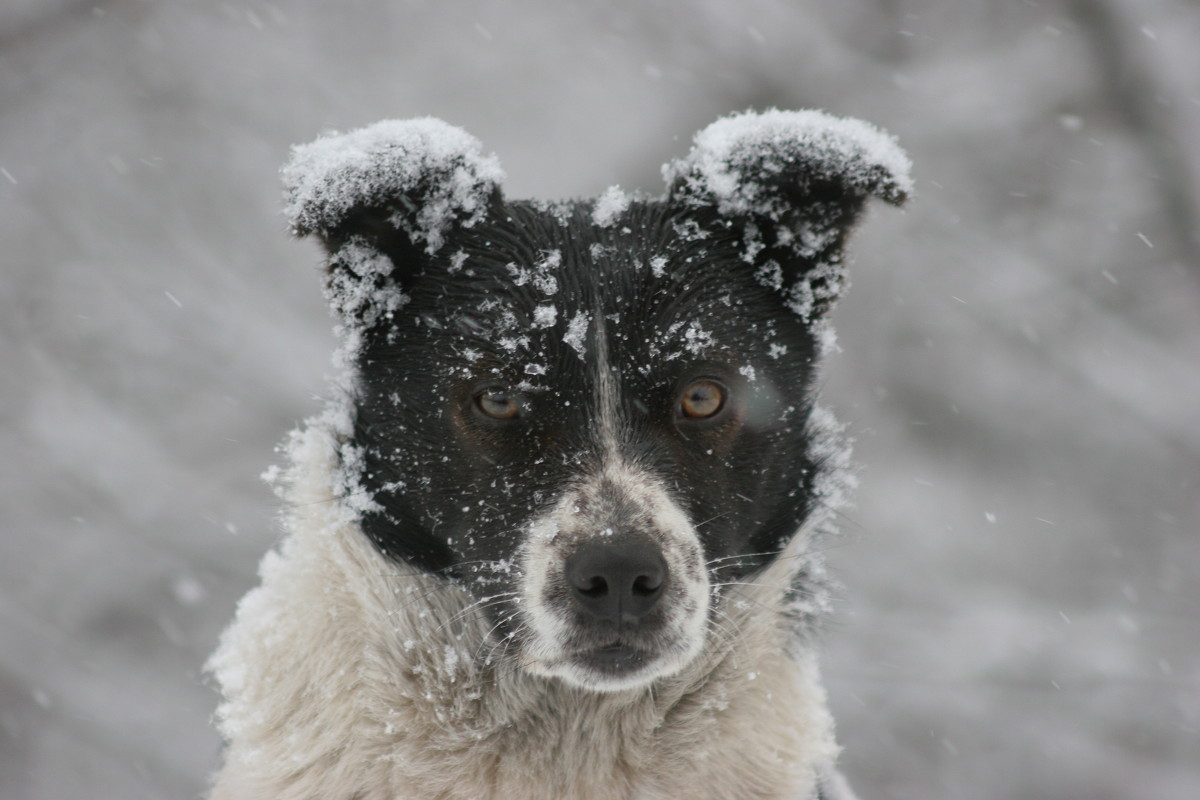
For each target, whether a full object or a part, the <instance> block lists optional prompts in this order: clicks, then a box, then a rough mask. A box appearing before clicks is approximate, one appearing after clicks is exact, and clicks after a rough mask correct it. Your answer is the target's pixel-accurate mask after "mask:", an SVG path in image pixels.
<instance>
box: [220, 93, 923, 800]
mask: <svg viewBox="0 0 1200 800" xmlns="http://www.w3.org/2000/svg"><path fill="white" fill-rule="evenodd" d="M663 173H664V177H665V179H666V184H667V189H666V193H665V194H664V195H663V196H661V197H643V196H638V195H631V194H627V193H625V192H623V191H621V190H620V189H619V188H617V187H613V188H612V189H609V190H608V191H606V192H604V193H603V194H602V195H600V196H599V197H598V198H596V199H593V200H585V201H572V202H561V203H549V202H538V201H510V200H508V199H507V198H505V196H504V195H503V192H502V190H501V183H502V181H503V173H502V171H501V170H500V167H499V165H498V162H497V161H496V159H495V158H494V157H493V156H487V155H484V154H483V151H482V149H481V146H480V144H479V142H478V141H477V140H476V139H474V138H473V137H471V136H470V135H468V134H467V133H465V132H464V131H462V130H460V129H458V128H455V127H452V126H450V125H448V124H446V123H444V122H440V121H438V120H434V119H428V118H427V119H416V120H407V121H399V122H397V121H389V122H382V123H379V124H376V125H374V126H370V127H368V128H364V129H361V130H358V131H354V132H352V133H349V134H345V135H330V136H326V137H324V138H321V139H318V140H317V141H315V142H313V143H312V144H309V145H305V146H302V147H297V148H295V149H294V150H293V153H292V158H291V161H290V162H289V164H288V165H287V166H286V167H285V168H284V171H283V177H284V182H285V185H286V204H287V205H286V212H287V214H288V218H289V221H290V223H291V226H292V228H293V229H294V232H295V233H297V234H298V235H301V236H314V237H315V238H316V239H318V240H319V242H320V243H321V245H323V249H324V253H325V276H326V277H325V281H326V292H327V296H328V299H329V301H330V304H331V307H332V309H333V311H334V313H335V316H336V319H337V324H338V328H339V331H340V334H341V342H342V344H341V347H340V349H339V353H338V361H339V362H340V363H341V364H342V365H343V366H344V368H345V375H346V379H345V386H344V389H345V391H344V392H342V397H341V399H338V400H336V401H334V402H332V403H331V404H330V406H329V408H328V409H327V410H326V411H325V412H323V413H322V414H321V415H319V416H318V417H316V418H314V419H313V420H310V421H309V422H308V423H307V424H306V426H304V427H303V428H302V429H301V430H299V431H297V432H294V433H293V434H292V435H291V437H290V439H289V440H288V442H287V444H286V447H285V449H286V455H287V466H286V467H285V468H283V469H281V470H274V471H272V472H271V474H270V475H269V476H268V477H270V478H271V479H273V481H274V482H275V483H276V484H277V487H278V489H279V491H280V493H281V495H282V497H283V498H284V499H285V500H286V504H287V509H288V510H287V511H286V515H285V519H284V526H285V530H286V536H285V537H284V539H283V540H282V542H281V544H280V546H279V548H278V549H277V550H274V551H272V552H270V553H269V554H268V555H267V556H266V557H265V559H264V560H263V562H262V566H261V570H260V574H261V579H262V582H261V585H260V586H259V587H258V588H256V589H254V590H252V591H251V592H250V593H249V594H248V595H247V596H246V597H245V598H244V599H243V600H242V601H241V603H240V604H239V607H238V610H237V615H236V619H235V621H234V622H233V624H232V625H231V627H230V628H229V629H228V630H227V631H226V632H225V633H224V634H223V636H222V638H221V641H220V644H219V647H218V649H217V651H216V653H215V654H214V655H213V657H212V659H211V661H210V663H209V670H210V671H211V673H212V674H213V675H214V676H215V678H216V681H217V682H218V683H219V685H220V688H221V690H222V692H223V695H224V701H223V703H222V704H221V706H220V708H219V710H218V712H217V721H218V724H219V727H220V730H221V732H222V734H223V736H224V738H225V740H226V742H227V748H226V753H225V760H224V766H223V768H222V770H221V772H220V774H219V775H218V776H217V778H216V783H215V787H214V789H213V791H212V797H213V798H214V799H215V800H252V799H253V800H258V799H260V798H271V800H316V799H317V798H320V799H321V800H352V799H353V800H383V799H384V798H387V800H394V799H397V798H403V799H404V800H424V799H426V798H428V799H431V800H432V798H439V799H441V800H468V799H471V800H484V799H487V798H491V799H503V800H514V799H520V800H542V799H546V800H548V799H550V798H553V799H554V800H562V799H564V798H578V799H579V800H665V799H666V798H687V799H688V800H699V799H703V798H709V799H711V800H730V799H731V798H739V799H745V798H788V799H789V800H801V799H802V798H803V799H810V798H824V800H833V798H846V797H851V796H852V795H851V794H850V792H849V789H848V788H846V787H845V784H844V782H843V781H842V780H841V778H840V776H839V775H838V773H837V771H836V768H835V765H834V761H835V757H836V755H837V752H838V748H837V746H836V744H835V740H834V736H833V723H832V721H831V718H830V715H829V712H828V710H827V707H826V702H825V697H824V693H823V690H822V688H821V683H820V679H819V674H818V669H817V665H816V662H815V654H814V650H815V645H814V632H815V631H816V629H817V626H818V621H819V619H820V618H821V616H822V614H823V612H824V611H825V610H826V605H827V600H826V598H827V594H828V590H827V585H826V584H827V580H826V578H825V577H824V573H823V570H822V562H821V557H820V552H819V551H820V547H819V541H820V538H821V537H822V536H823V535H825V534H826V533H827V532H829V531H830V530H831V528H832V518H833V511H834V509H836V507H837V506H838V504H839V502H840V501H841V499H842V496H843V495H844V494H845V492H846V491H847V490H848V489H849V488H850V487H851V485H852V483H853V476H852V475H851V473H850V471H849V470H848V460H847V455H846V449H845V446H844V443H843V438H844V437H843V436H842V433H841V429H840V428H839V426H838V425H837V423H836V422H835V421H834V420H833V418H832V416H831V415H830V414H829V413H828V412H827V411H825V410H824V409H823V408H821V407H820V406H817V405H816V403H815V397H814V395H815V390H814V386H815V383H816V381H817V375H818V373H817V367H818V361H819V359H820V357H821V355H822V354H824V353H825V352H826V351H828V350H829V349H830V348H831V347H832V346H834V345H833V335H832V330H831V328H830V327H829V323H828V313H829V309H830V307H831V306H832V305H833V303H834V301H835V300H836V299H837V297H838V296H839V294H840V293H841V291H842V289H843V287H844V284H845V280H846V277H845V269H844V264H843V261H844V247H845V243H846V238H847V235H848V234H849V232H850V231H851V229H852V228H853V226H854V224H855V222H856V221H857V219H858V218H859V216H860V213H861V211H862V209H863V208H864V205H865V203H866V201H867V200H868V199H869V198H871V197H878V198H881V199H883V200H885V201H888V202H890V203H893V204H898V203H900V202H901V201H902V200H904V199H905V197H906V195H907V194H908V193H909V191H910V178H909V161H908V159H907V157H906V156H905V155H904V153H903V152H902V151H901V150H900V148H899V147H898V145H897V144H896V143H895V141H894V140H893V139H892V138H891V137H890V136H888V135H887V134H885V133H883V132H881V131H880V130H878V129H876V128H874V127H872V126H870V125H868V124H867V123H864V122H860V121H857V120H850V119H842V118H837V117H833V116H830V115H828V114H825V113H822V112H816V111H779V110H770V111H766V112H761V113H753V112H747V113H743V114H737V115H733V116H729V117H726V118H723V119H721V120H718V121H717V122H715V123H713V124H712V125H710V126H709V127H708V128H706V129H704V130H703V131H701V132H700V133H699V134H697V135H696V137H695V140H694V145H693V146H692V148H691V150H690V152H689V153H688V154H687V155H686V156H684V157H683V158H680V159H677V160H675V161H672V162H671V163H669V164H668V165H667V166H665V167H664V170H663Z"/></svg>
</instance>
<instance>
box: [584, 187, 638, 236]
mask: <svg viewBox="0 0 1200 800" xmlns="http://www.w3.org/2000/svg"><path fill="white" fill-rule="evenodd" d="M629 199H630V198H629V195H627V194H625V193H624V192H623V191H621V187H620V186H610V187H608V189H606V190H605V192H604V194H602V195H600V196H599V197H598V198H596V205H595V207H594V208H593V209H592V222H593V223H594V224H596V225H597V226H599V227H601V228H607V227H608V226H610V225H612V224H613V223H614V222H616V221H617V217H619V216H621V215H622V214H624V213H625V209H627V208H629Z"/></svg>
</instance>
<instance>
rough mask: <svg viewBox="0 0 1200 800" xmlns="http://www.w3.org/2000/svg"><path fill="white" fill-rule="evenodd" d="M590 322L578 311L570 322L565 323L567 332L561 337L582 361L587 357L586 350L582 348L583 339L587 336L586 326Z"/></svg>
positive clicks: (585, 315) (584, 314)
mask: <svg viewBox="0 0 1200 800" xmlns="http://www.w3.org/2000/svg"><path fill="white" fill-rule="evenodd" d="M590 322H591V319H590V318H589V317H588V315H587V314H586V313H584V312H583V311H578V312H576V313H575V316H574V317H572V318H571V321H570V322H569V323H567V332H566V334H564V335H563V341H564V342H566V343H567V344H568V345H569V346H570V347H571V349H573V350H574V351H575V352H576V353H578V354H579V358H580V360H583V359H584V358H585V357H586V355H587V350H586V348H585V347H584V338H585V337H586V336H587V329H588V324H589V323H590Z"/></svg>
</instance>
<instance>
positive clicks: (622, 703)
mask: <svg viewBox="0 0 1200 800" xmlns="http://www.w3.org/2000/svg"><path fill="white" fill-rule="evenodd" d="M292 454H293V459H294V461H295V464H294V466H293V469H292V473H291V480H290V488H289V490H288V500H289V502H290V504H291V506H292V508H293V511H292V513H291V516H290V518H289V520H288V528H289V535H288V537H287V539H286V540H285V541H284V543H283V545H282V547H281V549H280V551H279V552H278V553H272V554H270V555H268V557H267V558H266V559H264V561H263V565H262V569H261V571H262V578H263V583H262V586H261V588H259V589H257V590H255V591H254V592H252V593H251V594H250V595H248V596H247V597H246V598H245V599H244V600H243V601H242V604H241V606H239V609H238V616H237V620H236V622H235V624H234V625H233V626H232V627H231V628H230V629H229V630H228V631H227V632H226V634H225V636H224V637H223V639H222V642H221V647H220V648H219V650H218V651H217V653H216V654H215V655H214V657H213V660H212V662H211V664H210V668H211V669H212V670H213V672H214V674H215V675H216V677H217V679H218V680H219V682H220V683H221V684H222V688H223V690H224V693H225V697H226V702H225V703H224V704H223V705H222V707H221V709H220V710H219V712H218V716H219V718H220V721H221V727H222V732H223V733H224V735H225V736H226V738H227V739H229V741H230V747H229V750H228V752H227V764H226V767H225V770H224V771H223V773H222V776H221V779H220V781H219V783H218V785H217V787H216V790H215V792H214V795H213V796H214V798H215V800H249V799H250V798H267V797H269V798H273V800H285V799H286V798H296V800H299V799H300V798H330V799H332V800H336V799H337V798H351V797H354V798H359V799H360V800H371V799H373V798H376V797H378V798H380V799H382V798H396V797H403V798H412V799H413V800H419V799H420V798H426V797H428V798H464V799H465V798H512V797H521V798H530V800H536V799H538V798H547V800H548V799H549V798H565V797H570V798H580V800H610V799H611V800H634V799H637V800H651V798H662V799H663V800H665V799H666V798H679V797H689V798H713V799H714V800H715V799H716V798H730V797H739V798H789V800H793V799H799V798H809V797H812V796H814V794H815V784H816V780H817V775H818V773H819V772H820V771H822V770H824V769H825V768H827V767H828V766H829V764H831V762H832V760H833V757H834V755H835V750H836V748H835V745H834V744H833V737H832V723H831V721H830V717H829V715H828V712H827V711H826V708H825V700H824V695H823V692H822V690H821V688H820V683H819V680H818V676H817V670H816V667H815V665H814V663H813V661H812V658H811V657H810V656H807V655H803V654H798V653H797V652H795V650H796V648H795V647H793V644H794V643H793V642H790V641H789V639H790V634H789V633H788V631H787V630H786V628H787V625H786V624H785V621H784V618H785V607H784V606H785V594H786V590H787V586H788V583H789V579H790V577H791V575H790V571H791V570H793V569H794V566H791V565H792V564H793V563H794V561H795V560H794V559H789V558H786V557H784V558H780V559H778V560H777V561H776V562H775V564H774V565H773V566H772V567H770V568H768V569H767V570H766V571H765V572H764V573H763V574H761V575H760V576H758V577H757V578H756V580H755V581H754V583H753V584H750V585H745V586H739V587H733V588H732V589H730V590H728V591H726V592H725V593H724V594H723V595H722V599H721V601H720V604H719V607H718V609H717V611H716V614H715V617H714V622H713V625H712V634H711V635H710V637H709V644H708V646H707V647H706V649H705V651H704V652H703V653H702V654H701V655H700V656H699V657H698V658H697V659H696V660H695V661H694V662H693V663H692V664H690V665H689V666H688V667H687V668H685V669H684V671H683V672H682V673H680V674H678V675H675V676H672V677H669V678H663V679H659V680H658V681H656V682H655V683H654V684H652V685H651V686H650V687H648V688H645V689H639V690H628V691H622V692H613V693H599V692H592V691H587V690H583V689H579V688H575V687H571V686H568V685H566V684H564V683H562V682H561V681H559V680H558V679H546V678H541V677H537V676H534V675H531V674H530V673H529V672H528V671H526V670H524V669H522V668H521V666H520V664H518V663H514V661H513V659H512V658H510V657H506V656H505V655H504V654H502V653H500V652H498V650H497V645H495V644H494V642H492V640H490V639H489V637H488V628H487V624H486V623H485V621H484V619H483V616H482V615H481V614H478V613H473V607H472V603H473V600H472V598H470V596H469V595H468V594H467V593H466V592H465V591H458V590H454V589H452V588H450V587H448V585H447V584H446V583H445V582H444V581H442V579H440V578H438V577H435V576H431V575H428V574H423V573H419V572H413V571H410V570H405V569H402V568H398V567H397V566H396V565H395V564H394V563H393V562H391V561H389V560H387V559H386V558H385V557H383V556H382V555H381V554H380V553H379V552H378V551H377V550H376V549H375V548H374V547H373V546H372V545H371V544H370V543H369V542H368V540H367V539H366V537H365V536H364V535H363V534H362V532H361V531H360V530H359V528H358V526H357V524H356V523H355V522H354V521H353V518H352V517H351V515H349V514H348V513H347V512H346V510H345V505H344V503H342V502H341V501H340V500H339V499H338V498H336V497H335V496H334V495H333V491H332V488H331V486H332V480H331V476H333V475H334V474H335V472H336V463H337V458H336V447H335V445H334V439H333V437H332V435H330V434H329V433H327V432H325V431H323V430H322V429H321V428H319V427H314V428H311V429H309V430H308V431H306V432H304V433H303V434H300V435H298V437H297V439H296V441H295V442H294V443H293V448H292ZM800 538H802V537H797V539H800ZM797 546H798V547H801V548H802V547H803V543H802V542H801V543H799V545H797ZM785 556H786V554H785ZM789 651H791V652H789Z"/></svg>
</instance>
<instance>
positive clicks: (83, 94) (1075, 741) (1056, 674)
mask: <svg viewBox="0 0 1200 800" xmlns="http://www.w3.org/2000/svg"><path fill="white" fill-rule="evenodd" d="M768 106H779V107H783V108H801V107H817V108H824V109H828V110H830V111H833V112H835V113H839V114H846V115H854V116H860V117H863V118H865V119H868V120H871V121H873V122H876V123H878V124H880V125H882V126H883V127H885V128H887V129H888V130H890V131H892V132H893V133H895V134H896V135H897V136H898V137H899V138H900V140H901V142H902V144H904V145H905V146H906V147H907V148H908V150H909V151H910V153H911V155H912V157H913V160H914V162H915V164H916V173H915V174H916V178H917V186H918V191H917V195H916V197H915V198H914V199H913V201H912V202H911V203H910V205H909V206H908V208H907V210H906V211H904V212H896V211H894V210H892V209H887V208H882V207H880V208H877V209H875V210H874V212H873V213H872V214H871V215H870V218H869V219H868V220H867V224H866V225H865V226H864V228H863V230H862V233H861V235H860V236H859V237H858V239H857V241H856V247H855V254H856V262H855V265H854V271H853V276H854V284H855V285H854V289H853V290H852V291H851V292H850V294H849V296H848V297H847V299H846V300H845V301H844V302H843V304H842V305H841V306H840V307H839V309H838V311H837V323H838V331H839V334H840V341H841V344H842V346H843V352H842V353H841V354H840V355H839V356H837V357H836V358H835V359H833V361H832V362H831V363H830V364H829V368H828V370H827V386H826V389H825V393H824V402H825V403H826V404H827V405H830V406H832V407H834V408H835V409H837V410H838V413H839V416H840V417H841V418H842V419H844V420H846V421H849V422H850V423H851V424H852V425H853V429H854V431H855V432H856V434H857V438H858V448H857V455H858V459H859V461H861V462H862V463H863V464H864V465H865V469H864V472H863V474H862V479H863V486H862V489H861V491H860V492H859V495H858V501H859V502H858V506H857V508H856V509H855V510H853V511H852V512H850V513H849V514H848V515H847V520H846V524H845V526H844V527H845V530H846V533H847V535H846V536H845V537H844V538H843V539H842V540H841V541H840V542H839V543H838V544H837V546H836V547H835V548H834V550H833V552H832V553H831V556H832V559H833V561H834V565H835V567H836V570H837V573H838V575H839V577H840V578H841V580H842V581H843V583H844V584H845V587H846V588H845V590H844V591H843V592H842V599H841V600H839V603H838V614H837V616H836V619H835V620H834V621H833V624H832V625H831V628H830V631H829V634H828V636H827V646H828V652H827V655H826V657H825V661H824V663H825V669H826V673H827V678H828V682H829V686H830V692H831V696H832V703H833V705H834V708H835V712H836V714H837V717H838V720H839V731H840V735H841V738H842V740H843V742H844V744H845V745H846V753H845V756H844V761H843V764H844V766H845V768H846V770H847V772H848V773H849V774H850V777H851V779H852V782H853V783H854V784H855V785H856V787H857V788H858V790H859V792H860V793H861V794H862V795H863V797H864V798H866V799H867V800H871V798H913V799H914V800H916V799H917V798H921V799H922V800H924V799H925V798H967V797H969V798H997V799H998V798H1013V797H1017V798H1055V799H1056V800H1064V799H1075V798H1078V799H1079V800H1085V799H1086V800H1106V798H1135V797H1137V798H1151V797H1154V798H1171V799H1172V800H1194V798H1196V797H1200V238H1198V233H1197V232H1198V230H1200V135H1198V132H1200V8H1198V7H1197V5H1196V3H1194V2H1189V0H1043V1H1040V2H1035V1H1034V0H1025V2H1019V1H1018V0H992V1H991V2H989V1H988V0H964V2H954V3H948V2H939V0H845V2H836V3H832V2H830V3H817V2H808V3H806V2H798V1H793V2H774V1H771V0H738V2H717V0H709V2H701V3H695V2H693V3H674V2H649V1H647V2H638V3H601V2H590V3H568V2H559V1H558V0H543V1H542V2H523V3H510V2H484V1H483V0H478V1H472V2H444V3H439V2H432V1H430V2H388V3H382V2H371V3H367V2H363V3H357V2H338V3H330V2H320V1H319V0H306V1H305V2H298V1H297V0H290V1H289V2H282V1H280V2H277V3H272V2H258V1H257V0H228V1H227V2H217V1H216V0H214V1H213V2H182V0H180V1H179V2H169V1H168V0H158V1H154V0H111V1H109V2H79V0H0V241H3V250H2V253H3V255H2V256H0V268H2V273H0V275H2V281H0V797H3V798H4V799H5V800H25V799H26V798H37V799H38V800H43V799H48V800H57V799H58V798H82V797H94V798H103V797H112V798H117V797H119V798H125V799H126V800H129V799H133V798H168V797H177V798H189V797H196V796H197V795H198V794H199V793H200V792H202V790H203V787H204V786H205V783H206V781H207V779H208V775H209V774H210V773H211V772H212V771H213V770H214V769H215V768H216V766H217V764H218V758H219V741H218V739H217V736H216V734H215V733H214V731H213V729H212V727H211V725H210V715H211V713H212V711H213V708H214V706H215V702H216V697H215V695H214V693H213V691H212V689H211V688H210V687H209V686H207V685H206V683H205V679H204V677H203V675H202V671H201V666H202V664H203V662H204V660H205V658H206V656H207V654H208V653H209V652H210V651H211V649H212V648H213V646H214V644H215V641H216V637H217V635H218V633H219V631H220V629H221V628H222V626H223V625H224V624H225V623H226V621H227V620H228V619H229V617H230V615H231V613H232V611H233V607H234V604H235V602H236V600H237V598H238V597H239V596H240V595H241V594H242V593H243V592H244V591H245V590H246V589H247V588H248V587H249V586H250V585H251V584H252V583H253V582H254V576H255V567H256V564H257V561H258V558H259V557H260V555H261V553H262V552H263V551H264V550H265V549H266V548H268V547H269V546H270V545H271V544H272V542H273V541H274V540H275V538H276V536H277V531H276V528H275V527H274V525H273V515H274V512H275V509H276V506H275V500H274V498H273V496H272V495H271V494H270V492H269V491H268V489H267V487H266V486H265V485H263V484H262V483H261V482H260V481H259V480H258V475H259V473H260V472H261V471H262V470H263V469H264V468H265V467H266V466H267V465H268V464H270V463H271V462H272V461H273V459H274V458H275V456H274V453H273V445H274V444H275V443H276V442H277V441H279V440H280V439H281V438H282V436H283V435H284V433H285V432H286V431H287V430H288V429H289V428H291V427H292V426H293V425H294V424H296V423H297V422H298V421H299V420H301V419H302V418H304V417H305V416H307V415H309V414H310V413H312V412H314V411H315V410H316V409H317V408H318V407H319V400H318V399H317V398H318V397H320V396H322V395H324V394H325V393H326V392H327V386H326V383H325V379H324V376H325V375H326V374H328V373H329V372H330V371H331V368H330V367H329V351H330V349H331V346H332V345H333V340H332V337H331V335H330V333H329V330H330V327H331V324H332V323H331V320H330V319H329V318H328V317H327V315H326V312H325V309H324V306H323V302H322V300H321V299H320V291H319V288H318V284H319V279H318V274H317V265H318V256H317V253H316V250H315V248H314V247H313V246H312V245H310V244H308V243H302V242H294V241H291V240H289V238H288V236H287V232H286V230H285V226H284V224H283V221H282V218H281V216H280V214H279V206H280V197H279V188H278V181H277V176H276V170H277V168H278V167H279V166H280V164H281V163H282V162H283V161H284V159H285V158H286V156H287V153H288V146H289V145H290V144H292V143H297V142H305V141H308V140H310V139H312V138H314V137H315V136H316V135H317V134H318V133H320V132H322V131H324V130H328V129H340V130H346V129H349V128H353V127H357V126H360V125H364V124H367V123H370V122H374V121H376V120H378V119H381V118H385V117H407V116H418V115H435V116H440V117H443V118H444V119H446V120H448V121H450V122H452V123H454V124H457V125H461V126H463V127H465V128H466V129H467V130H469V131H471V132H472V133H474V134H475V135H476V136H478V137H479V138H480V139H481V140H482V141H483V143H484V146H485V147H486V148H487V149H488V150H494V151H495V152H496V153H498V155H499V156H500V159H501V161H502V163H503V164H504V166H505V168H506V170H507V172H508V174H509V181H508V184H507V188H508V192H509V194H510V196H514V197H519V196H537V197H563V196H583V195H592V194H595V193H598V192H600V191H602V190H604V189H605V188H606V187H608V186H609V185H611V184H613V183H620V184H621V186H622V187H624V188H626V189H642V190H646V191H649V192H655V193H657V192H658V191H659V190H660V188H661V181H660V178H659V175H658V167H659V165H660V164H662V163H663V162H664V161H666V160H667V159H668V158H670V157H672V156H676V155H681V154H682V153H684V152H685V151H686V149H687V146H688V144H689V141H690V137H691V135H692V133H693V132H695V131H696V130H698V129H699V128H701V127H703V126H704V125H706V124H707V123H709V122H711V121H712V120H714V119H715V118H717V117H718V116H720V115H722V114H725V113H728V112H730V111H735V110H742V109H745V108H748V107H757V108H763V107H768Z"/></svg>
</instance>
